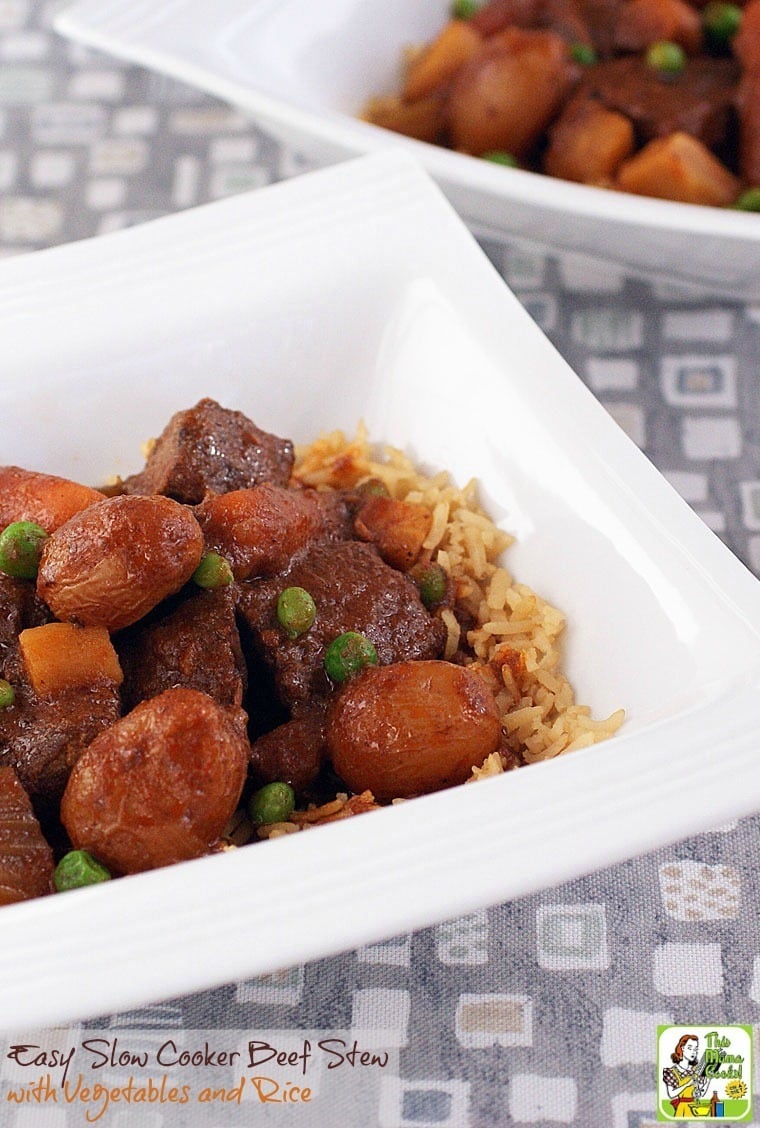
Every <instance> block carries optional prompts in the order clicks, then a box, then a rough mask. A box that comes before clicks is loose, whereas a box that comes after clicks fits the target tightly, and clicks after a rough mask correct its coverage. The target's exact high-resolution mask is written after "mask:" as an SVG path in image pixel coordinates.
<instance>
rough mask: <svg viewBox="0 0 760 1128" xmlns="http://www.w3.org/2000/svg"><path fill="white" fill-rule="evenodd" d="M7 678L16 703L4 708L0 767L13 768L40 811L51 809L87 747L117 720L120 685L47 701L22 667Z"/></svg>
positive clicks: (0, 726)
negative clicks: (34, 686) (26, 677)
mask: <svg viewBox="0 0 760 1128" xmlns="http://www.w3.org/2000/svg"><path fill="white" fill-rule="evenodd" d="M6 676H7V675H6ZM9 680H11V681H12V684H13V686H14V689H15V690H16V699H15V701H14V703H13V705H11V706H9V708H7V709H0V765H3V766H4V765H10V766H11V767H14V768H15V769H16V773H17V775H18V777H19V779H20V780H21V783H22V784H23V785H24V788H25V789H26V791H28V793H29V795H30V797H31V798H32V800H33V801H34V803H35V806H36V808H37V809H38V811H39V810H40V809H43V808H44V809H46V810H47V809H49V808H51V807H52V806H54V805H56V804H57V803H58V801H59V800H60V798H61V795H62V794H63V790H64V788H65V786H66V781H67V779H68V777H69V772H70V771H71V769H72V767H73V766H74V764H75V763H76V761H77V759H78V758H79V756H80V754H81V753H82V752H83V751H84V749H85V748H86V747H87V745H88V744H90V743H91V742H92V741H93V740H94V739H95V737H96V736H97V735H98V734H99V733H101V732H103V730H104V729H107V728H109V727H110V726H111V725H112V724H114V723H115V722H116V721H117V720H118V719H119V716H120V715H121V702H120V699H119V687H118V686H117V685H116V684H115V683H114V682H112V681H106V680H104V681H103V682H102V683H101V684H99V685H96V686H94V687H93V686H89V687H88V688H87V689H70V690H67V691H66V692H65V693H61V694H58V695H56V696H55V697H53V698H50V699H49V700H43V699H42V698H40V697H38V696H37V695H36V694H35V692H34V690H33V689H32V688H31V686H30V685H29V684H28V682H27V681H26V679H25V677H24V674H23V670H22V669H21V666H20V664H19V666H18V668H17V670H16V672H15V676H13V677H12V678H10V679H9Z"/></svg>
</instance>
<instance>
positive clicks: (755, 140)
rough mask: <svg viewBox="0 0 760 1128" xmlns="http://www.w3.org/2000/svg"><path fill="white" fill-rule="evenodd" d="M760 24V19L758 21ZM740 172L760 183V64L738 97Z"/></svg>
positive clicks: (744, 80)
mask: <svg viewBox="0 0 760 1128" xmlns="http://www.w3.org/2000/svg"><path fill="white" fill-rule="evenodd" d="M758 23H759V24H760V20H759V21H758ZM737 104H738V107H739V122H740V126H739V128H740V141H739V172H740V173H741V175H742V177H743V178H744V180H745V181H746V183H747V184H750V185H755V184H760V64H759V65H758V66H757V67H755V68H754V69H752V70H748V71H747V72H746V73H745V74H744V76H743V77H742V81H741V84H740V86H739V92H738V97H737Z"/></svg>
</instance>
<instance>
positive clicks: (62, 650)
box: [19, 623, 123, 697]
mask: <svg viewBox="0 0 760 1128" xmlns="http://www.w3.org/2000/svg"><path fill="white" fill-rule="evenodd" d="M19 645H20V647H21V654H22V656H23V659H24V665H25V667H26V672H27V674H28V676H29V681H30V682H31V684H32V688H33V689H34V692H35V693H36V694H37V695H38V696H39V697H52V696H55V694H57V693H62V692H64V691H65V690H67V689H84V688H86V687H87V686H89V685H97V684H100V683H102V682H103V681H110V682H115V683H116V684H117V685H120V684H121V682H122V677H123V675H122V672H121V666H120V665H119V659H118V656H117V654H116V651H115V650H114V648H113V646H112V644H111V639H110V637H109V634H108V631H107V630H106V629H105V627H78V626H75V625H74V624H73V623H46V624H45V625H44V626H41V627H29V628H28V629H27V630H25V631H22V632H21V634H20V635H19Z"/></svg>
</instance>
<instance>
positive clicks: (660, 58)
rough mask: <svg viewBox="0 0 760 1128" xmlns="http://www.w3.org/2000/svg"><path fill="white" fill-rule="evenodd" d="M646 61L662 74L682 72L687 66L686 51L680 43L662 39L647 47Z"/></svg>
mask: <svg viewBox="0 0 760 1128" xmlns="http://www.w3.org/2000/svg"><path fill="white" fill-rule="evenodd" d="M646 61H647V64H648V66H650V67H651V68H652V70H656V71H659V72H660V73H661V74H681V72H682V71H683V70H684V69H685V67H686V53H685V51H684V49H683V47H681V46H680V45H679V44H678V43H671V42H670V40H668V39H661V40H659V41H658V42H657V43H653V44H652V45H651V46H650V47H649V48H648V49H647V53H646Z"/></svg>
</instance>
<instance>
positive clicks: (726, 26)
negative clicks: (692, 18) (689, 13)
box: [702, 0, 742, 49]
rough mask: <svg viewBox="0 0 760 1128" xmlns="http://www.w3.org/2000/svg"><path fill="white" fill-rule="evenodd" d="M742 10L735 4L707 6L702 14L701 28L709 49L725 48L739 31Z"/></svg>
mask: <svg viewBox="0 0 760 1128" xmlns="http://www.w3.org/2000/svg"><path fill="white" fill-rule="evenodd" d="M741 22H742V10H741V8H739V7H738V6H737V5H736V4H724V3H720V0H717V2H715V3H712V4H708V5H707V6H706V7H705V9H704V11H703V12H702V27H703V28H704V32H705V36H706V38H707V41H708V43H709V44H710V46H711V47H714V48H718V49H725V48H727V47H728V46H729V45H730V43H731V40H732V39H733V37H734V36H735V35H736V33H737V31H738V30H739V26H740V24H741Z"/></svg>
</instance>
